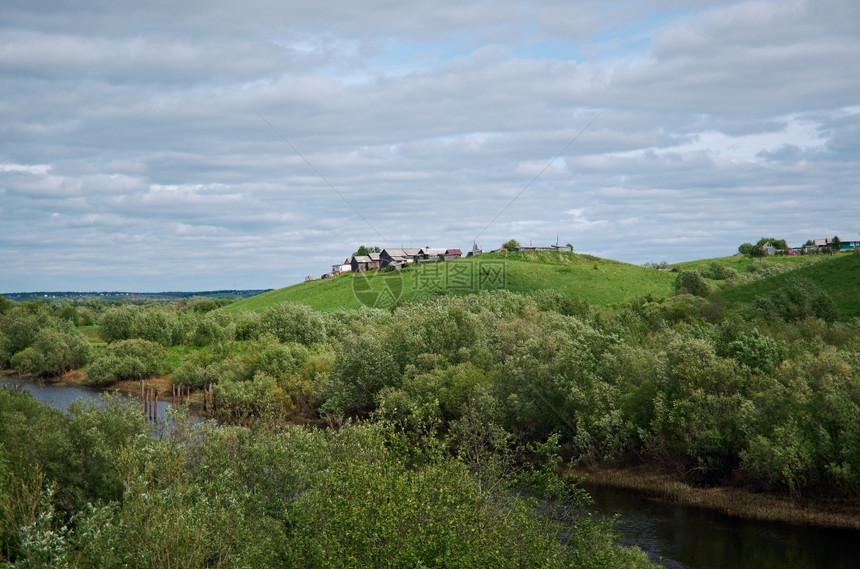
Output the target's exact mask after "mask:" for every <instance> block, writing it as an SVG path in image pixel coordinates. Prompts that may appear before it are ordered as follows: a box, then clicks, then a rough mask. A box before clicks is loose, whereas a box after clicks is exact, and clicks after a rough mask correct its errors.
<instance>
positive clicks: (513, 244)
mask: <svg viewBox="0 0 860 569" xmlns="http://www.w3.org/2000/svg"><path fill="white" fill-rule="evenodd" d="M519 246H520V242H519V241H517V240H516V239H508V240H507V241H505V242H504V243H502V249H507V250H508V251H513V250H514V249H518V248H519Z"/></svg>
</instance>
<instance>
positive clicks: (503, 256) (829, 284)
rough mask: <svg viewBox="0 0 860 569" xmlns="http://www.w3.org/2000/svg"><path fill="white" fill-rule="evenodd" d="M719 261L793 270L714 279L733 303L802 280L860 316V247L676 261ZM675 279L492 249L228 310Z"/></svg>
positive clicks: (605, 298)
mask: <svg viewBox="0 0 860 569" xmlns="http://www.w3.org/2000/svg"><path fill="white" fill-rule="evenodd" d="M714 262H716V263H719V264H721V265H724V266H727V267H731V268H733V269H735V270H737V271H738V272H739V273H741V274H742V275H743V274H745V273H750V272H757V273H760V274H766V273H767V272H768V268H769V267H774V266H777V267H783V268H789V269H791V270H789V271H786V272H783V273H781V274H775V275H771V276H766V277H763V278H761V279H759V280H755V281H752V282H746V283H741V284H735V283H737V281H709V282H711V284H713V285H715V286H714V288H722V289H723V290H720V291H719V292H716V293H715V295H716V298H717V299H719V300H720V301H721V302H723V303H725V304H726V305H728V306H733V307H737V306H740V305H743V304H747V303H751V302H753V301H754V300H755V298H756V297H758V296H768V295H770V294H773V293H774V292H775V291H777V290H779V288H780V287H782V286H784V285H785V284H786V283H787V282H788V280H789V279H792V278H802V279H806V280H808V281H809V282H812V283H814V284H815V285H816V286H818V287H820V288H821V289H823V290H824V291H826V292H827V293H828V294H829V295H830V296H831V297H832V298H833V301H834V303H835V305H836V307H837V310H838V312H839V315H840V318H842V319H851V318H853V317H855V316H858V315H860V253H858V254H850V253H841V254H838V255H832V256H831V255H809V256H800V255H798V256H780V257H768V258H766V259H753V258H750V257H741V256H731V257H721V258H716V259H700V260H696V261H688V262H684V263H678V264H676V265H673V266H674V267H676V268H679V269H682V270H702V271H707V269H708V267H710V265H711V264H712V263H714ZM675 278H676V275H674V274H672V273H668V272H664V271H657V270H654V269H649V268H645V267H640V266H637V265H631V264H628V263H620V262H618V261H612V260H608V259H600V258H597V257H592V256H590V255H579V254H576V253H552V252H528V253H488V254H484V255H480V256H478V257H467V258H463V259H457V260H454V261H448V262H447V263H429V264H425V265H417V266H410V267H407V268H405V269H403V270H401V271H368V272H367V273H361V274H357V275H356V274H353V273H346V274H342V275H339V276H337V277H332V278H329V279H321V280H315V281H308V282H303V283H299V284H296V285H292V286H288V287H285V288H281V289H277V290H273V291H270V292H266V293H263V294H259V295H256V296H253V297H250V298H246V299H244V300H240V301H237V302H235V303H233V304H230V305H229V306H228V307H227V310H231V311H241V310H251V311H255V312H262V311H263V310H265V309H266V308H267V307H269V306H272V305H273V304H277V303H280V302H297V303H300V304H306V305H308V306H310V307H312V308H314V309H316V310H323V311H333V310H342V309H357V308H359V307H361V306H362V305H367V306H376V307H379V308H387V307H388V306H390V305H391V303H392V302H394V301H395V300H397V299H400V300H404V301H408V300H411V299H414V298H421V297H426V296H432V295H466V294H472V293H475V292H479V291H481V290H493V289H505V290H509V291H511V292H518V293H528V292H533V291H536V290H541V289H547V290H554V291H557V292H559V293H561V294H563V295H564V296H567V297H571V298H580V299H583V300H585V301H586V302H588V303H589V304H591V305H598V306H605V307H612V306H615V305H619V304H621V303H623V302H624V301H626V300H629V299H632V298H637V297H644V296H651V297H652V298H662V297H665V296H667V295H669V294H671V292H672V285H673V283H674V281H675Z"/></svg>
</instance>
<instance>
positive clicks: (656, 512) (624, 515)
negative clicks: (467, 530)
mask: <svg viewBox="0 0 860 569" xmlns="http://www.w3.org/2000/svg"><path fill="white" fill-rule="evenodd" d="M0 385H11V386H18V387H19V388H20V389H25V390H27V391H29V392H30V393H31V394H32V395H33V398H34V399H36V400H38V401H41V402H43V403H45V404H47V405H50V406H52V407H55V408H58V409H61V410H64V411H65V410H66V409H67V407H68V405H69V403H71V402H72V401H74V400H76V399H78V398H79V397H80V398H83V399H84V400H98V397H99V394H100V392H99V391H98V390H94V389H87V388H85V387H73V386H70V387H61V386H52V385H44V384H39V383H35V382H32V381H26V380H23V379H15V378H3V379H0ZM169 406H170V404H169V403H167V402H165V401H159V402H158V416H159V417H161V418H164V416H165V412H166V410H167V408H168V407H169ZM586 490H588V492H589V494H591V496H592V498H594V502H595V507H596V510H597V513H598V514H599V515H605V516H614V515H616V514H617V515H619V516H620V518H619V521H618V523H617V526H616V528H617V530H618V532H619V533H620V534H621V541H622V543H623V544H624V545H636V546H638V547H639V548H640V549H642V550H644V551H645V552H646V553H647V554H648V555H649V557H650V558H651V560H652V561H654V562H656V563H660V564H662V565H663V566H665V567H666V568H667V569H857V568H858V567H860V531H858V530H843V529H832V528H818V527H809V526H793V525H790V524H782V523H773V522H759V521H754V520H745V519H740V518H733V517H730V516H726V515H724V514H720V513H719V512H714V511H712V510H706V509H702V508H695V507H690V506H681V505H677V504H668V503H664V502H660V501H656V500H651V499H647V498H645V497H643V496H642V495H641V494H640V493H637V492H636V491H634V490H624V489H618V488H610V487H606V486H597V485H586Z"/></svg>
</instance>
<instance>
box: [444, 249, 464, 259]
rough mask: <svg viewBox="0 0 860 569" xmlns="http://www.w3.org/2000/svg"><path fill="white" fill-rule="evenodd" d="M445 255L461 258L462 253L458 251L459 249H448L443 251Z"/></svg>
mask: <svg viewBox="0 0 860 569" xmlns="http://www.w3.org/2000/svg"><path fill="white" fill-rule="evenodd" d="M445 254H446V255H459V256H461V257H462V256H463V252H462V251H460V250H459V249H448V250H446V251H445Z"/></svg>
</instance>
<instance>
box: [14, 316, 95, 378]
mask: <svg viewBox="0 0 860 569" xmlns="http://www.w3.org/2000/svg"><path fill="white" fill-rule="evenodd" d="M89 353H90V343H89V342H88V341H87V339H86V338H84V335H83V334H81V333H80V332H79V331H78V330H77V329H75V328H73V327H71V326H70V325H65V326H62V325H61V326H60V327H58V328H43V329H41V330H39V331H38V332H37V333H36V337H35V339H34V340H33V345H32V346H30V347H29V348H26V349H24V350H22V351H21V352H18V353H17V354H15V355H14V356H13V357H12V366H13V367H15V368H17V369H18V370H19V371H20V372H22V373H28V374H33V375H38V376H43V377H50V376H55V375H62V374H64V373H66V372H67V371H69V370H72V369H76V368H79V367H81V366H83V365H84V363H86V360H87V356H89Z"/></svg>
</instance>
